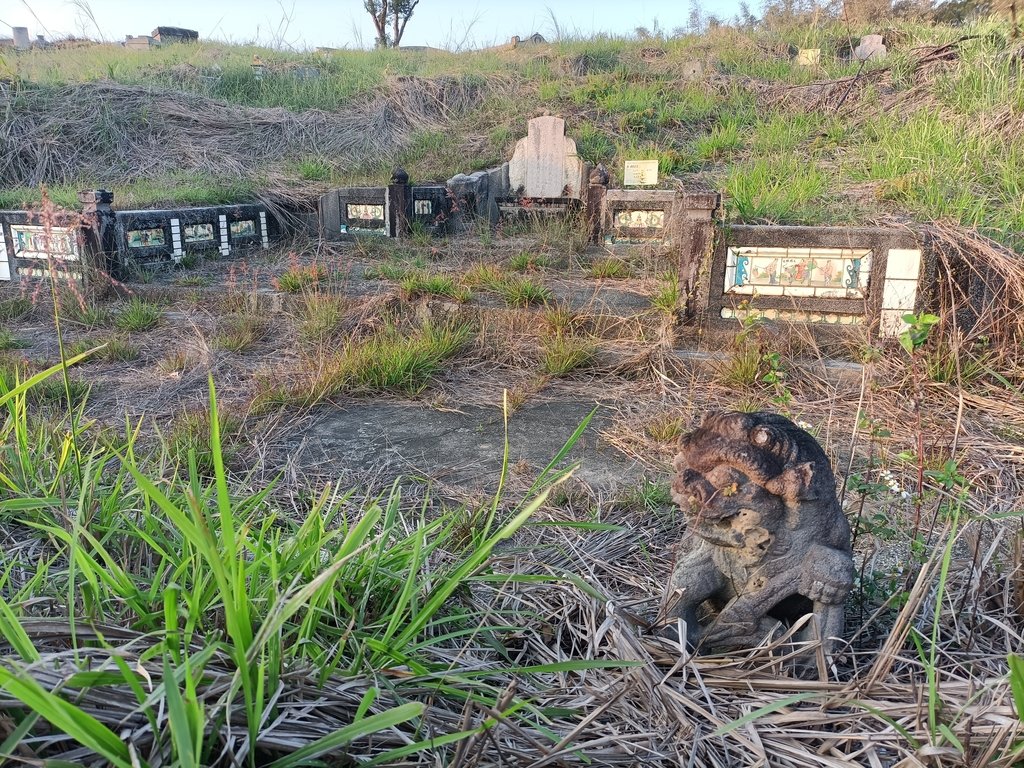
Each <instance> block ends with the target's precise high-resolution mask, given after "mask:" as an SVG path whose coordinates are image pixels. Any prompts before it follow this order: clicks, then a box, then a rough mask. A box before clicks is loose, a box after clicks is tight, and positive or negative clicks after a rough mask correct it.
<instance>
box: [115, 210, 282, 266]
mask: <svg viewBox="0 0 1024 768" xmlns="http://www.w3.org/2000/svg"><path fill="white" fill-rule="evenodd" d="M114 221H115V233H116V251H117V261H118V263H119V264H120V265H121V266H122V267H131V266H132V265H141V264H153V263H160V262H174V263H177V262H179V261H181V260H182V259H183V258H184V257H185V254H186V253H194V252H211V251H217V252H219V253H220V255H221V256H228V255H230V254H231V252H232V251H233V250H236V249H240V248H242V249H244V248H268V247H270V241H271V240H276V239H278V237H279V236H280V232H279V231H278V230H277V225H276V222H275V220H274V219H272V218H271V217H269V216H268V215H267V209H266V208H264V207H263V206H261V205H219V206H210V207H205V208H182V209H177V210H141V211H116V212H114Z"/></svg>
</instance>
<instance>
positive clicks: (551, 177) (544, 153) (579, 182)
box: [508, 115, 587, 199]
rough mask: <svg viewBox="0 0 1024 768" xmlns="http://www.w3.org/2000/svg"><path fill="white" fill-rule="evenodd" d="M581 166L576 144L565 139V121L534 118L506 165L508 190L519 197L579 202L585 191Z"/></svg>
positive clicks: (581, 161)
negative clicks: (568, 199)
mask: <svg viewBox="0 0 1024 768" xmlns="http://www.w3.org/2000/svg"><path fill="white" fill-rule="evenodd" d="M584 165H585V164H584V162H583V160H582V159H581V158H580V156H579V155H578V154H577V152H576V142H575V141H573V140H572V139H570V138H568V137H566V135H565V120H563V119H562V118H560V117H553V116H550V115H545V116H544V117H535V118H534V119H533V120H531V121H530V122H529V126H528V130H527V134H526V138H525V139H520V140H519V142H518V143H517V144H516V148H515V152H514V153H513V154H512V160H511V161H510V162H509V168H508V173H509V182H510V186H511V188H512V192H513V193H514V194H518V195H520V196H522V197H547V198H553V197H572V198H576V199H580V198H581V197H582V196H583V192H584V190H585V189H586V188H587V180H586V178H585V176H584V171H585V168H584Z"/></svg>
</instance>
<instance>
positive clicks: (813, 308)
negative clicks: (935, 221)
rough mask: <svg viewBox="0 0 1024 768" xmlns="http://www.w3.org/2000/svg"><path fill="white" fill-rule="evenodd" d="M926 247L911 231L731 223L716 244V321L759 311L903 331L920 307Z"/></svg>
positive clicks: (712, 303)
mask: <svg viewBox="0 0 1024 768" xmlns="http://www.w3.org/2000/svg"><path fill="white" fill-rule="evenodd" d="M921 265H922V250H921V246H920V244H919V243H918V241H917V238H916V236H915V235H914V234H913V233H911V232H910V231H908V230H894V229H882V228H869V227H785V226H747V225H744V226H731V227H727V228H724V229H723V231H722V236H721V237H720V238H719V241H718V244H717V246H716V248H715V251H714V257H713V259H712V263H711V269H710V274H709V278H710V279H709V292H708V303H707V315H708V320H709V322H710V324H711V326H712V327H719V328H724V327H733V328H735V327H736V324H737V322H738V321H742V320H743V319H745V318H747V317H749V316H751V314H755V315H756V316H759V317H762V318H765V319H768V320H782V321H791V322H800V323H808V324H810V325H811V326H820V325H826V326H833V327H841V326H868V327H874V328H876V329H877V330H878V332H879V334H880V335H882V336H896V335H898V334H899V333H900V332H901V331H902V329H903V328H904V323H903V320H902V317H903V315H904V314H907V313H911V312H914V311H915V310H917V308H918V304H919V297H918V283H919V279H920V275H921Z"/></svg>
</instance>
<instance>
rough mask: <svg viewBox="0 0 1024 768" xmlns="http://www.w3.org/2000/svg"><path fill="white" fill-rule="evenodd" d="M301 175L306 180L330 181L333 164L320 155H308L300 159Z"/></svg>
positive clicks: (299, 169) (299, 168)
mask: <svg viewBox="0 0 1024 768" xmlns="http://www.w3.org/2000/svg"><path fill="white" fill-rule="evenodd" d="M298 171H299V177H300V178H302V179H303V180H305V181H330V179H331V166H330V164H328V162H327V161H326V160H322V159H321V158H319V157H307V158H304V159H302V160H300V161H299V164H298Z"/></svg>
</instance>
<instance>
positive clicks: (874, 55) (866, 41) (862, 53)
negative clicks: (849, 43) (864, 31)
mask: <svg viewBox="0 0 1024 768" xmlns="http://www.w3.org/2000/svg"><path fill="white" fill-rule="evenodd" d="M888 52H889V51H888V49H887V48H886V47H885V43H883V42H882V36H881V35H864V37H862V38H861V39H860V45H858V46H857V47H856V48H854V49H853V58H854V59H856V60H857V61H868V60H870V59H873V60H875V61H877V60H879V59H884V58H885V56H886V54H887V53H888Z"/></svg>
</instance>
